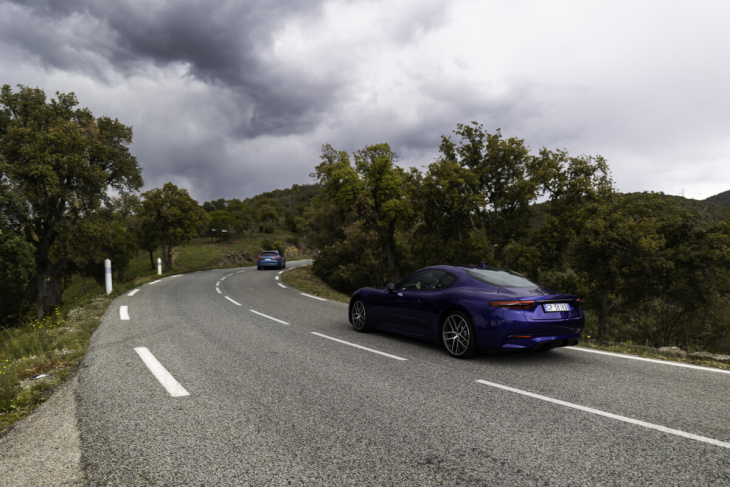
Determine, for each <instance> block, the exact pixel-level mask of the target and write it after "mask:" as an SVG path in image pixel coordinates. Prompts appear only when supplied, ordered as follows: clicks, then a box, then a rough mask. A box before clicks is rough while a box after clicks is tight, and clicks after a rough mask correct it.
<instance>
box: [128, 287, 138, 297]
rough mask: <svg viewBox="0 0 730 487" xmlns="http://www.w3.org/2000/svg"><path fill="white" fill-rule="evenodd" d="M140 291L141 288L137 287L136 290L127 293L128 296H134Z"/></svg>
mask: <svg viewBox="0 0 730 487" xmlns="http://www.w3.org/2000/svg"><path fill="white" fill-rule="evenodd" d="M138 292H139V288H137V289H135V290H134V291H132V292H131V293H129V294H127V296H134V295H135V294H137V293H138Z"/></svg>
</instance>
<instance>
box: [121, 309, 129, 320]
mask: <svg viewBox="0 0 730 487" xmlns="http://www.w3.org/2000/svg"><path fill="white" fill-rule="evenodd" d="M119 319H122V320H128V319H129V307H128V306H120V307H119Z"/></svg>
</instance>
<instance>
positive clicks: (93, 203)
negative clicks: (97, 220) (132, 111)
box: [0, 85, 142, 317]
mask: <svg viewBox="0 0 730 487" xmlns="http://www.w3.org/2000/svg"><path fill="white" fill-rule="evenodd" d="M56 96H57V99H52V100H51V101H50V102H46V96H45V93H44V92H43V91H42V90H40V89H38V88H35V89H34V88H28V87H25V86H19V90H18V92H17V93H13V91H12V90H11V88H10V86H8V85H4V86H3V87H2V91H1V92H0V161H3V167H2V168H0V169H2V171H3V174H2V179H1V181H2V186H4V187H3V188H2V190H1V191H0V193H2V194H5V195H7V197H4V198H2V199H1V200H0V203H2V213H3V215H4V217H5V220H6V224H7V225H8V226H9V227H10V228H12V229H13V230H14V231H16V232H18V233H19V234H22V235H23V236H24V238H25V240H26V241H27V242H28V243H29V244H31V245H32V246H33V249H34V261H35V268H36V279H35V282H36V283H37V286H38V287H37V295H38V316H39V317H42V316H44V315H45V314H47V313H48V312H49V311H50V310H51V309H52V308H54V307H55V306H56V305H57V304H58V302H59V300H60V297H61V288H60V280H61V278H62V276H63V272H64V267H65V266H66V264H67V262H68V261H69V259H70V256H69V255H66V254H64V253H63V252H61V251H60V250H59V249H58V248H55V246H56V244H57V241H58V240H59V238H60V237H61V236H62V232H63V231H64V230H66V229H69V228H72V227H73V226H74V224H75V223H76V222H77V221H79V220H80V219H81V218H83V217H85V216H88V215H91V214H93V213H94V212H95V211H97V210H98V209H99V208H100V206H101V204H102V203H103V202H104V201H105V200H107V199H108V198H107V192H108V191H109V189H113V190H116V191H118V192H120V193H124V192H126V191H128V190H136V189H137V188H139V187H140V186H141V185H142V177H141V175H140V168H139V165H138V164H137V160H136V159H135V158H134V157H133V156H132V155H131V154H130V153H129V149H128V146H129V145H130V144H131V143H132V129H131V128H130V127H127V126H125V125H123V124H121V123H120V122H119V121H118V120H112V119H110V118H108V117H99V118H95V117H94V116H93V115H92V114H91V112H90V111H89V110H88V109H79V108H75V107H76V105H77V104H78V102H77V100H76V97H75V95H74V94H73V93H69V94H62V93H57V94H56Z"/></svg>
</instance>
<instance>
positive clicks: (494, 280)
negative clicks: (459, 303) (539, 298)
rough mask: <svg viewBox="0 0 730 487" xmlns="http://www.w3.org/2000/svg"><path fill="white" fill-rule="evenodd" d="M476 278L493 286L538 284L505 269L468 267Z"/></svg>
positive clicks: (530, 285) (470, 273)
mask: <svg viewBox="0 0 730 487" xmlns="http://www.w3.org/2000/svg"><path fill="white" fill-rule="evenodd" d="M466 273H467V274H469V275H470V276H471V277H473V278H474V279H477V280H479V281H482V282H486V283H487V284H491V285H492V286H498V287H532V286H537V284H535V283H534V282H532V281H530V280H528V279H526V278H525V277H523V276H521V275H519V274H517V273H516V272H512V271H508V270H505V269H467V271H466Z"/></svg>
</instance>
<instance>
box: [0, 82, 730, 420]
mask: <svg viewBox="0 0 730 487" xmlns="http://www.w3.org/2000/svg"><path fill="white" fill-rule="evenodd" d="M77 105H78V101H77V100H76V97H75V95H74V94H73V93H69V94H62V93H57V94H56V99H52V100H50V101H48V100H47V99H46V96H45V93H44V92H43V91H42V90H40V89H38V88H28V87H24V86H19V87H18V90H17V91H15V92H14V91H13V90H12V89H11V87H9V86H8V85H4V86H3V87H2V90H1V91H0V429H4V428H6V427H7V425H9V424H11V423H12V422H13V421H15V420H17V419H18V418H21V417H23V416H24V415H26V414H27V413H28V412H29V411H30V410H32V408H33V407H34V406H35V405H37V404H39V403H40V402H42V401H43V400H44V398H45V395H46V394H47V392H46V391H47V390H48V389H49V388H51V387H53V385H55V384H57V383H58V382H60V381H62V380H64V378H65V377H67V376H68V375H69V374H71V373H72V371H73V369H74V368H75V367H76V366H77V365H78V363H79V361H80V360H81V358H82V357H83V355H84V353H85V351H86V349H87V347H88V343H89V338H90V336H91V334H92V333H93V332H94V330H95V329H96V326H97V325H98V323H99V319H100V317H101V316H102V314H103V313H104V311H105V309H106V307H107V306H108V304H109V302H110V300H111V299H112V298H113V297H114V296H116V295H118V294H119V293H122V292H125V291H126V290H128V289H131V288H132V287H135V286H139V285H142V284H144V283H145V282H149V281H151V280H153V279H156V278H157V267H158V263H157V262H158V259H159V261H160V265H161V267H162V271H163V273H164V275H171V274H174V273H182V272H192V271H197V270H204V269H210V268H221V267H241V266H248V265H255V260H256V257H257V255H258V253H259V252H260V251H261V250H274V249H275V250H279V251H280V252H283V253H285V254H286V256H287V259H289V260H295V259H298V258H313V259H314V264H313V266H312V267H311V268H305V269H296V270H292V271H289V272H286V273H284V276H285V279H286V280H287V282H289V284H290V285H291V286H293V287H296V288H298V289H301V290H302V291H304V292H309V293H312V294H316V295H319V296H322V297H325V298H327V299H333V300H338V301H347V299H348V296H349V295H350V293H351V292H352V291H354V290H355V289H357V288H359V287H362V286H376V287H379V286H384V285H385V283H387V282H388V281H392V282H395V281H397V280H398V279H400V278H401V277H404V276H405V275H407V274H408V273H410V272H412V271H414V270H416V269H418V268H420V267H424V266H426V265H432V264H441V263H443V264H476V263H480V262H481V263H485V264H487V265H493V266H499V267H507V268H511V269H514V270H516V271H518V272H521V273H522V274H524V275H526V276H528V277H529V278H531V279H533V280H535V281H537V282H540V283H541V284H543V285H546V286H549V287H551V288H554V289H557V290H560V291H562V292H566V293H575V294H579V295H581V296H582V298H583V309H584V311H585V314H586V330H585V332H584V340H585V342H586V343H585V344H586V346H594V347H604V348H606V347H607V348H609V349H611V350H617V351H622V352H628V353H635V354H641V355H648V356H657V357H661V356H663V355H662V354H660V353H659V352H658V351H657V350H658V349H659V348H662V347H676V350H675V352H676V353H677V354H679V355H681V354H687V353H692V352H712V353H714V354H726V355H730V207H729V206H730V205H729V204H728V201H730V196H728V195H729V194H730V192H728V193H723V194H721V195H716V196H715V197H713V198H709V199H708V200H705V201H694V200H687V199H685V198H680V197H676V196H667V195H663V194H656V193H633V194H619V193H617V192H616V190H615V189H614V187H613V181H612V178H611V173H610V169H609V166H608V162H607V161H606V160H605V159H603V158H602V157H600V156H587V155H581V156H578V157H574V156H571V155H569V154H568V152H567V151H565V150H561V149H556V150H551V149H547V148H541V149H540V150H539V151H537V153H535V152H533V151H531V150H530V149H529V146H528V145H527V144H526V143H525V141H523V140H522V139H518V138H515V137H509V138H508V137H505V136H503V135H502V134H501V132H500V131H499V130H497V131H496V133H489V132H487V131H486V130H485V129H484V128H483V127H482V126H481V125H480V124H478V123H476V122H472V123H471V124H458V125H457V127H456V129H455V130H454V132H453V134H452V135H450V136H446V135H444V136H442V139H441V144H440V149H439V156H438V157H437V158H436V160H435V161H433V162H432V163H431V164H429V165H428V166H427V167H425V169H424V170H421V169H417V168H410V169H407V170H406V169H404V168H402V167H400V166H399V165H398V164H397V162H398V161H397V155H396V153H395V152H394V151H393V150H392V149H391V148H390V146H389V145H388V144H387V143H380V144H375V145H371V146H367V147H365V148H363V149H361V150H357V151H355V152H354V153H352V154H349V153H347V152H345V151H339V150H336V149H335V148H333V147H332V146H330V145H324V146H323V148H322V152H321V155H320V161H319V164H317V161H313V163H312V166H313V168H314V172H313V174H312V176H313V178H314V184H308V185H302V186H300V185H294V186H292V187H291V188H288V189H277V190H275V191H270V192H265V193H262V194H260V195H257V196H254V197H250V198H245V199H236V198H234V199H223V198H221V199H217V200H214V201H206V202H203V203H202V204H201V203H199V202H198V201H196V200H195V199H193V198H192V196H191V195H190V194H189V193H188V191H187V190H185V189H183V188H178V187H177V186H175V184H173V183H172V182H169V183H166V184H164V185H163V186H162V187H161V188H153V189H151V190H149V191H146V192H143V193H141V194H138V190H139V188H141V187H142V185H143V181H142V168H141V167H140V166H139V164H138V162H137V160H136V159H135V158H134V156H133V155H132V154H131V153H130V152H129V150H128V149H129V146H130V145H131V142H132V130H131V128H130V127H127V126H125V125H124V124H122V123H120V122H119V121H118V120H116V119H112V118H110V117H106V116H100V117H96V116H94V115H93V114H92V113H91V112H90V111H89V110H88V109H84V108H78V107H77ZM452 137H453V140H452ZM105 259H110V260H111V261H112V268H113V272H114V279H113V280H114V282H115V287H114V291H113V293H112V294H111V295H110V296H106V294H105V292H104V289H103V286H104V270H103V269H104V267H103V263H104V260H105ZM679 360H685V361H692V362H693V363H698V362H699V363H707V364H708V365H710V364H711V365H714V366H721V367H727V365H722V364H720V365H718V364H715V363H712V360H711V359H708V358H706V357H705V356H695V357H690V358H681V357H680V358H679Z"/></svg>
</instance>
